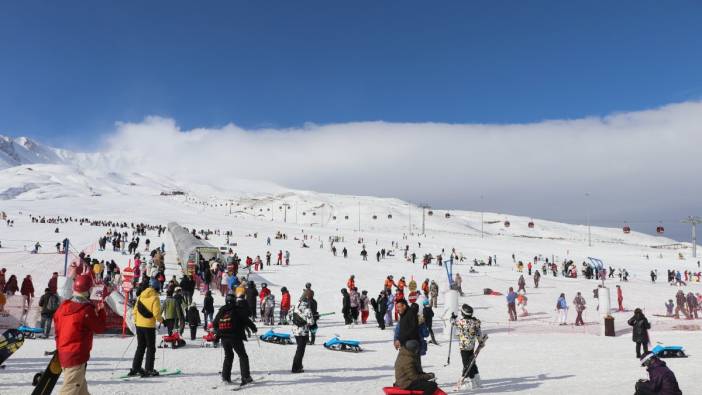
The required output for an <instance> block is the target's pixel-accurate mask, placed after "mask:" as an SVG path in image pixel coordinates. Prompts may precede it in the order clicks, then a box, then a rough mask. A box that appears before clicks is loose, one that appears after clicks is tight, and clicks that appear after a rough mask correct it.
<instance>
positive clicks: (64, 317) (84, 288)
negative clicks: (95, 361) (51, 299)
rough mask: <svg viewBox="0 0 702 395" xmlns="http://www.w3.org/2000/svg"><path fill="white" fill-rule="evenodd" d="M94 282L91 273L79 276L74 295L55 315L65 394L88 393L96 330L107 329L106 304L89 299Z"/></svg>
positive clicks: (75, 282) (57, 345) (97, 331)
mask: <svg viewBox="0 0 702 395" xmlns="http://www.w3.org/2000/svg"><path fill="white" fill-rule="evenodd" d="M92 285H93V279H92V276H90V275H80V276H77V277H76V278H75V280H74V282H73V297H72V298H71V299H69V300H66V301H64V302H63V303H62V304H61V306H59V308H58V309H57V310H56V314H55V315H54V324H55V328H56V351H57V352H58V356H59V362H60V364H61V368H63V387H62V388H61V393H62V394H81V395H82V394H88V383H87V382H86V380H85V370H86V368H87V362H88V359H90V351H91V350H92V348H93V334H95V333H102V332H103V331H104V330H105V317H106V313H105V309H104V307H103V304H102V303H99V304H98V305H97V307H96V308H95V307H93V305H92V304H91V303H90V300H89V299H88V298H89V297H90V288H91V287H92ZM54 296H55V295H54Z"/></svg>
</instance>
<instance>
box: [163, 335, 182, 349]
mask: <svg viewBox="0 0 702 395" xmlns="http://www.w3.org/2000/svg"><path fill="white" fill-rule="evenodd" d="M169 344H170V345H171V348H174V349H175V348H178V347H183V346H185V340H183V338H182V337H180V333H178V331H175V332H173V334H171V335H165V336H163V338H162V339H161V343H160V344H159V345H158V348H167V347H168V345H169Z"/></svg>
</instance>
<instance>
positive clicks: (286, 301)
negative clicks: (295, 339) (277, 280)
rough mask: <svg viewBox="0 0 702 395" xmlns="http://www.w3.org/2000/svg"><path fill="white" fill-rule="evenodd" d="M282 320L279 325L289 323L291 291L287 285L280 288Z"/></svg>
mask: <svg viewBox="0 0 702 395" xmlns="http://www.w3.org/2000/svg"><path fill="white" fill-rule="evenodd" d="M280 293H281V294H282V296H281V297H280V320H279V322H278V325H287V324H288V311H290V292H288V289H287V288H286V287H283V288H281V289H280Z"/></svg>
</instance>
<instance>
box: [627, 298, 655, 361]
mask: <svg viewBox="0 0 702 395" xmlns="http://www.w3.org/2000/svg"><path fill="white" fill-rule="evenodd" d="M627 323H628V324H629V325H630V326H632V327H633V329H632V331H631V339H632V340H633V341H634V343H636V358H641V356H642V355H643V354H641V346H643V352H644V354H646V353H647V352H648V343H649V337H648V330H649V329H651V324H650V323H649V322H648V319H647V318H646V316H645V315H644V313H643V311H641V309H639V308H636V309H635V310H634V316H633V317H631V318H629V321H627Z"/></svg>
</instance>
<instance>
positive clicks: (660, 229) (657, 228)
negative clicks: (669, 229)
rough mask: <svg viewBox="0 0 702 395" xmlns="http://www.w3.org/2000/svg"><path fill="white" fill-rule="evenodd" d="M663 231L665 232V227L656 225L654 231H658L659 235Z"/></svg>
mask: <svg viewBox="0 0 702 395" xmlns="http://www.w3.org/2000/svg"><path fill="white" fill-rule="evenodd" d="M664 232H665V228H663V226H661V225H658V226H657V227H656V233H658V234H659V235H662V234H663V233H664Z"/></svg>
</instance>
